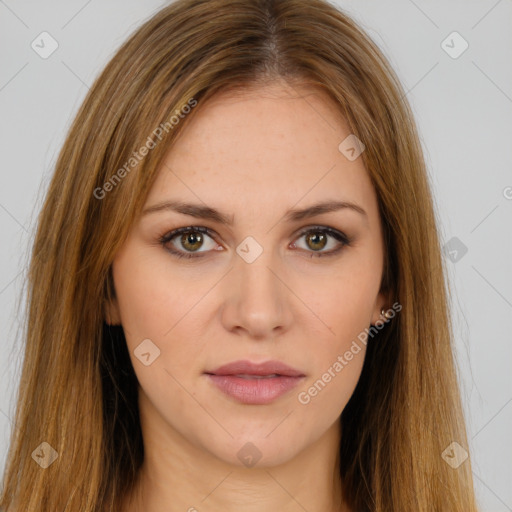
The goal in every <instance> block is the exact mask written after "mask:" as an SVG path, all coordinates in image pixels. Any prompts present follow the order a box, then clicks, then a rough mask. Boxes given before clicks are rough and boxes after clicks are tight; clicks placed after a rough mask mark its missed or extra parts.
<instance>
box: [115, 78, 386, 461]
mask: <svg viewBox="0 0 512 512" xmlns="http://www.w3.org/2000/svg"><path fill="white" fill-rule="evenodd" d="M297 91H299V89H298V88H296V87H295V88H293V89H291V88H290V87H289V86H287V85H284V84H279V85H277V84H274V85H272V86H266V87H264V88H257V89H256V88H255V89H246V90H245V91H244V92H243V93H238V94H236V95H235V94H234V93H229V94H228V93H222V94H220V95H217V96H216V97H214V98H212V99H211V100H210V101H209V102H208V103H206V104H205V105H202V106H201V107H197V108H198V109H199V108H201V110H200V111H198V112H196V117H195V118H193V119H191V121H190V122H189V124H187V125H186V127H185V130H184V131H183V132H182V134H181V136H180V138H179V139H178V141H177V142H176V144H175V145H174V146H173V147H172V148H171V150H170V152H169V153H168V155H167V158H166V160H165V162H164V165H162V167H161V169H160V171H159V174H158V177H157V179H156V181H155V183H154V186H153V187H152V189H151V191H150V193H149V195H148V197H147V201H146V205H145V208H144V212H143V213H142V215H141V216H140V219H139V220H138V221H137V222H136V223H135V224H134V225H133V227H132V230H131V232H130V234H129V236H128V238H127V240H126V241H125V243H124V245H123V247H122V248H121V250H120V251H119V252H118V254H117V255H116V258H115V261H114V262H113V276H114V285H115V289H116V300H115V302H114V303H113V304H112V305H111V308H110V309H109V311H108V312H107V321H109V322H111V323H121V324H122V325H123V328H124V331H125V335H126V339H127V344H128V349H129V352H130V357H131V359H132V363H133V366H134V369H135V372H136V375H137V378H138V380H139V384H140V390H139V394H140V396H139V405H140V407H141V421H142V423H143V424H147V425H150V424H152V422H154V423H159V424H161V425H164V429H165V430H166V432H167V433H168V434H169V436H170V438H173V439H180V440H181V441H182V442H183V443H186V444H187V445H188V446H190V447H191V448H192V449H195V450H199V451H201V452H206V453H208V454H209V455H211V456H214V457H215V458H216V459H218V460H221V461H224V462H227V463H229V464H234V465H238V466H240V465H241V464H242V463H243V458H244V457H245V455H246V454H245V455H244V451H243V450H245V451H246V452H248V453H249V452H251V451H254V453H249V455H255V454H257V455H256V456H257V457H260V461H259V464H260V465H265V464H266V465H275V464H279V463H283V462H285V461H287V460H291V459H292V458H293V457H295V456H297V455H298V454H299V453H300V452H302V451H304V450H306V449H307V448H309V447H311V446H313V444H314V443H315V442H317V441H319V440H320V439H321V438H322V437H323V436H325V435H326V434H327V433H328V432H329V431H331V432H332V430H333V429H334V428H336V425H337V422H338V421H339V416H340V414H341V412H342V411H343V409H344V407H345V405H346V404H347V402H348V400H349V398H350V396H351V395H352V393H353V391H354V388H355V386H356V384H357V381H358V379H359V376H360V373H361V369H362V365H363V360H364V356H365V345H364V343H361V342H360V341H358V336H359V335H360V334H361V333H362V332H364V330H365V328H368V327H369V325H370V324H371V323H375V321H377V320H378V319H379V318H380V310H381V309H382V308H383V307H384V308H385V307H386V306H387V303H386V301H385V298H384V297H383V296H382V294H381V293H379V291H380V282H381V277H382V272H383V256H384V253H383V250H384V246H383V237H382V232H381V224H380V217H379V212H378V204H377V197H376V194H375V191H374V189H373V186H372V184H371V181H370V179H369V176H368V174H367V171H366V169H365V167H364V164H363V162H362V158H360V157H359V158H356V159H349V158H347V156H345V154H344V153H342V152H341V151H340V149H339V148H338V146H339V145H340V143H341V142H342V141H343V140H344V139H345V138H346V137H347V136H349V135H350V131H349V129H348V127H347V125H346V123H345V122H344V120H343V118H341V116H339V115H338V114H337V113H336V106H335V105H334V104H333V103H330V99H329V98H328V97H326V96H323V95H322V94H323V93H322V92H318V91H315V90H311V89H301V90H300V91H299V92H300V95H298V94H297ZM340 202H345V203H347V204H348V203H350V204H351V205H355V206H354V207H349V206H347V205H345V206H344V207H343V206H340V205H339V204H338V206H337V207H336V208H331V209H328V208H317V209H312V207H313V206H315V205H319V204H326V203H333V204H334V203H340ZM177 204H180V205H181V208H180V207H176V205H177ZM185 204H187V205H194V206H186V207H185V206H184V205H185ZM178 210H179V211H178ZM181 228H186V229H182V232H176V230H178V229H181ZM354 341H355V342H356V343H355V344H354ZM356 347H357V348H356ZM350 354H352V355H351V356H350ZM236 361H245V362H250V363H254V364H255V365H257V364H259V363H266V362H271V363H270V365H269V366H266V367H259V368H258V367H257V366H253V367H251V366H249V367H243V366H241V367H234V368H231V370H230V369H228V370H217V369H218V368H219V367H221V366H223V365H226V364H228V363H232V362H236ZM342 361H343V362H342ZM272 362H274V363H275V362H279V363H281V364H284V365H287V366H288V367H289V368H291V369H293V370H295V373H294V375H295V376H292V375H289V374H290V371H288V370H289V369H288V370H286V369H283V367H278V366H276V365H275V364H274V363H272ZM230 372H231V373H230ZM254 373H259V374H260V375H259V378H258V377H256V376H255V375H254ZM212 374H214V375H212ZM287 374H288V375H287ZM237 375H238V376H237ZM265 375H266V377H265ZM272 375H274V376H272ZM275 375H277V376H275ZM283 418H285V419H284V420H283ZM247 443H252V445H248V444H247ZM253 445H254V446H253ZM255 447H256V448H255ZM241 449H242V452H240V450H241ZM241 454H242V457H241V456H240V455H241Z"/></svg>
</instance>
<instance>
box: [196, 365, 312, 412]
mask: <svg viewBox="0 0 512 512" xmlns="http://www.w3.org/2000/svg"><path fill="white" fill-rule="evenodd" d="M205 374H206V375H207V376H208V377H209V379H210V381H211V382H212V383H213V384H215V386H216V387H217V388H218V389H220V390H221V391H222V392H223V393H225V394H226V395H228V396H230V397H232V398H234V399H235V400H237V401H238V402H241V403H243V404H251V405H264V404H268V403H271V402H273V401H274V400H276V399H277V398H279V397H280V396H282V395H284V394H285V393H287V392H288V391H290V390H291V389H293V388H294V387H295V386H297V385H298V384H299V383H300V382H301V381H302V380H303V379H304V377H305V375H304V373H302V372H300V371H299V370H297V369H295V368H292V367H290V366H288V365H287V364H284V363H282V362H281V361H266V362H264V363H252V362H251V361H234V362H232V363H229V364H226V365H223V366H220V367H219V368H217V369H215V370H212V371H207V372H205Z"/></svg>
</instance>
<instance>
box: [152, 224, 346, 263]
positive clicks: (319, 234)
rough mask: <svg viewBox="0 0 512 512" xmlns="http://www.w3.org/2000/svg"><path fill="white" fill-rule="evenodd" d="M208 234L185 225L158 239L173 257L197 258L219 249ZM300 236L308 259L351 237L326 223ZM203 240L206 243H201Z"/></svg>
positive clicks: (333, 249)
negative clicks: (308, 255)
mask: <svg viewBox="0 0 512 512" xmlns="http://www.w3.org/2000/svg"><path fill="white" fill-rule="evenodd" d="M212 235H213V232H212V231H211V230H210V229H208V228H206V227H203V226H188V227H183V228H178V229H175V230H173V231H170V232H169V233H167V234H165V235H164V236H162V237H160V239H159V242H160V244H161V245H162V246H164V247H165V248H166V249H167V250H168V251H169V252H170V253H171V254H172V255H173V256H176V257H177V258H198V257H201V256H203V255H204V254H203V253H207V252H209V251H211V250H223V249H219V248H218V245H217V244H216V243H215V241H214V240H213V238H212ZM302 237H305V238H304V241H305V244H306V245H305V247H299V248H301V249H304V250H305V251H307V252H311V257H312V258H313V257H320V256H331V255H334V254H337V253H338V252H340V251H341V250H342V249H343V247H345V246H347V245H350V243H351V240H350V239H349V238H348V237H347V236H346V235H345V234H344V233H342V232H341V231H338V230H336V229H333V228H329V227H327V226H313V227H308V228H306V229H304V230H303V231H302V232H301V233H300V234H299V237H298V238H297V239H296V240H299V239H300V238H302ZM329 238H330V239H331V240H329ZM333 240H335V241H333ZM205 242H208V243H206V245H205ZM291 246H292V247H293V248H296V247H297V246H298V244H297V242H293V243H292V244H291ZM329 246H330V247H331V248H330V250H324V249H325V248H326V247H329ZM200 249H203V250H200Z"/></svg>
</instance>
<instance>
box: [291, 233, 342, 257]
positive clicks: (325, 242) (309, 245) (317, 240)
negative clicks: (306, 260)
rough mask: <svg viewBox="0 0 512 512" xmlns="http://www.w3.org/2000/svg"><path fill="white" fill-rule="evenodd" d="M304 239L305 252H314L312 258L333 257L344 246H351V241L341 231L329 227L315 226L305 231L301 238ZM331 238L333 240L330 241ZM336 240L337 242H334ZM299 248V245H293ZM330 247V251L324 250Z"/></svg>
mask: <svg viewBox="0 0 512 512" xmlns="http://www.w3.org/2000/svg"><path fill="white" fill-rule="evenodd" d="M302 237H305V238H304V242H305V250H306V251H313V252H312V254H311V257H312V258H313V257H321V256H332V255H334V254H337V253H338V252H340V251H341V250H342V249H343V247H344V246H346V245H350V243H351V240H350V239H349V238H348V237H347V236H346V235H345V234H344V233H342V232H341V231H338V230H336V229H333V228H329V227H327V226H313V227H309V228H307V229H305V230H303V231H302V232H301V233H300V235H299V238H298V239H300V238H302ZM329 238H331V240H329ZM332 239H334V240H335V241H333V240H332ZM292 246H293V247H297V243H296V242H294V243H293V244H292ZM328 246H330V250H325V251H324V250H323V249H325V248H326V247H328Z"/></svg>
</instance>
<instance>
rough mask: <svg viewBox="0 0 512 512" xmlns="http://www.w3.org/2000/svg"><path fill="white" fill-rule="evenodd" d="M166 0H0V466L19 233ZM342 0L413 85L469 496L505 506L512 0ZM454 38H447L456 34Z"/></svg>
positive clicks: (511, 382) (19, 281)
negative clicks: (88, 114)
mask: <svg viewBox="0 0 512 512" xmlns="http://www.w3.org/2000/svg"><path fill="white" fill-rule="evenodd" d="M165 3H166V2H162V1H157V0H151V1H148V0H144V1H142V0H139V1H135V0H124V1H121V0H109V1H104V2H100V1H99V0H89V1H85V0H71V1H70V0H68V1H66V2H64V0H62V1H57V0H50V1H46V2H44V3H43V2H36V1H35V0H32V1H29V0H21V1H15V0H5V1H2V0H0V38H1V41H0V52H1V61H0V62H1V66H0V107H1V111H2V116H1V119H0V130H1V132H0V141H1V144H2V146H1V148H2V152H1V155H2V161H1V166H2V169H1V172H0V231H1V239H2V243H1V249H0V326H1V335H2V336H1V342H2V352H1V356H0V376H1V377H0V385H1V389H2V393H1V394H0V461H1V463H2V467H3V463H4V460H5V456H6V451H7V445H8V437H9V431H10V428H11V421H10V418H11V417H12V414H13V410H14V397H15V392H16V389H17V383H18V379H19V376H20V367H21V348H22V341H21V337H20V334H19V330H18V329H19V324H20V320H21V319H22V318H23V311H24V308H23V303H21V306H20V308H19V309H17V304H18V301H20V300H22V291H23V279H24V275H25V271H26V265H27V261H28V256H27V247H28V244H29V243H30V241H31V238H32V236H33V230H34V227H35V220H36V215H37V213H38V211H39V209H40V207H41V201H42V198H43V195H44V192H45V190H46V187H47V185H48V181H49V178H50V176H51V173H52V170H53V166H54V164H55V160H56V156H57V153H58V150H59V148H60V146H61V145H62V143H63V141H64V136H65V133H66V131H67V129H68V127H69V125H70V122H71V120H72V118H73V116H74V114H75V113H76V111H77V109H78V106H79V105H80V103H81V101H82V100H83V98H84V96H85V94H86V92H87V90H88V87H89V86H90V84H92V82H93V79H94V78H95V77H96V76H97V74H98V73H99V71H100V70H101V68H102V67H103V66H104V65H105V64H106V62H107V60H108V59H109V58H110V57H111V56H112V54H113V52H114V51H115V49H116V48H117V47H118V46H119V45H120V44H121V43H122V42H123V41H124V40H125V38H126V37H127V36H128V35H129V33H130V32H131V31H132V30H133V29H135V28H136V27H137V26H138V25H140V23H141V22H142V21H143V20H145V19H147V18H148V17H149V16H150V15H151V14H152V13H153V12H154V11H156V10H157V9H158V8H159V7H161V6H163V5H164V4H165ZM337 4H338V5H339V6H340V7H341V8H342V9H344V10H345V11H347V12H348V13H349V14H350V15H352V16H353V17H354V18H355V19H356V21H358V22H359V23H360V24H361V25H362V26H363V28H364V29H366V30H367V32H368V33H369V35H370V36H371V37H372V38H373V39H374V40H375V41H376V42H377V44H378V45H379V46H380V47H381V49H382V50H383V51H384V53H385V54H386V56H387V57H388V58H389V59H390V61H391V64H392V65H393V66H394V68H395V70H396V71H397V73H398V75H399V77H400V79H401V80H402V83H403V84H404V87H405V90H406V91H408V93H407V98H408V99H409V101H410V102H411V104H412V108H413V111H414V114H415V116H416V120H417V122H418V125H419V130H420V134H421V139H422V144H423V147H424V149H425V154H426V158H427V164H428V168H429V173H430V178H431V182H432V186H433V190H434V195H435V200H436V207H437V210H438V214H439V218H440V221H441V230H442V236H443V244H448V249H449V251H450V252H451V254H450V252H448V249H447V251H446V258H447V263H448V268H449V279H450V283H451V286H452V288H453V302H452V305H453V321H454V327H455V332H456V337H457V361H458V365H459V373H460V380H461V387H462V393H463V400H464V407H465V410H466V417H467V426H468V434H469V439H470V446H469V449H470V450H471V452H472V454H473V464H474V477H475V482H476V490H477V496H478V499H479V502H480V504H481V507H482V511H485V512H487V511H488V512H505V511H512V485H511V484H512V436H511V435H510V434H511V431H512V428H511V426H512V378H511V363H512V343H511V341H512V339H511V338H512V337H511V335H510V326H509V323H510V321H511V320H512V272H511V262H512V235H511V233H512V229H511V228H512V222H511V221H512V170H511V169H512V149H511V147H512V144H511V142H512V139H511V135H512V133H511V132H512V126H511V121H512V58H511V54H512V30H511V28H512V1H511V0H499V1H496V0H490V1H487V0H485V1H483V0H482V1H467V0H465V1H462V0H460V1H454V0H451V1H448V2H447V1H441V0H436V1H429V2H426V1H422V2H420V1H419V0H415V1H413V0H394V1H392V2H386V3H385V4H384V2H382V1H377V0H364V1H362V0H359V1H357V2H355V1H353V2H350V1H338V2H337ZM43 31H47V32H49V33H50V34H51V36H52V37H53V38H54V39H55V40H56V41H57V42H58V45H59V46H58V48H57V50H56V51H55V52H54V53H53V54H52V55H50V56H49V57H48V58H47V59H43V58H41V57H40V56H39V55H38V54H37V53H36V52H35V51H34V50H33V49H32V48H31V43H32V41H34V40H36V42H37V41H38V40H40V39H37V38H38V36H39V34H40V33H41V32H43ZM453 31H457V32H458V33H459V34H460V35H461V36H462V37H463V38H464V40H466V41H467V43H468V44H469V47H468V49H467V50H466V51H465V52H464V53H462V54H461V55H460V56H458V58H452V57H451V56H450V55H448V53H446V51H445V50H444V49H443V47H442V45H441V44H442V41H444V40H445V39H446V38H447V36H448V35H449V34H451V33H452V32H453ZM451 39H453V37H452V38H451ZM451 39H450V38H448V40H447V44H449V45H450V46H452V47H453V48H452V49H451V50H450V51H451V52H454V51H457V50H458V49H460V48H462V46H461V41H460V40H459V41H457V40H456V39H454V40H453V42H451ZM445 44H446V43H445ZM45 48H49V45H48V44H46V45H45ZM507 187H508V188H507ZM454 237H455V239H454ZM464 248H466V249H467V252H466V253H465V254H464V250H465V249H464ZM454 249H455V251H456V252H454ZM461 249H462V250H461ZM34 448H35V447H34Z"/></svg>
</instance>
